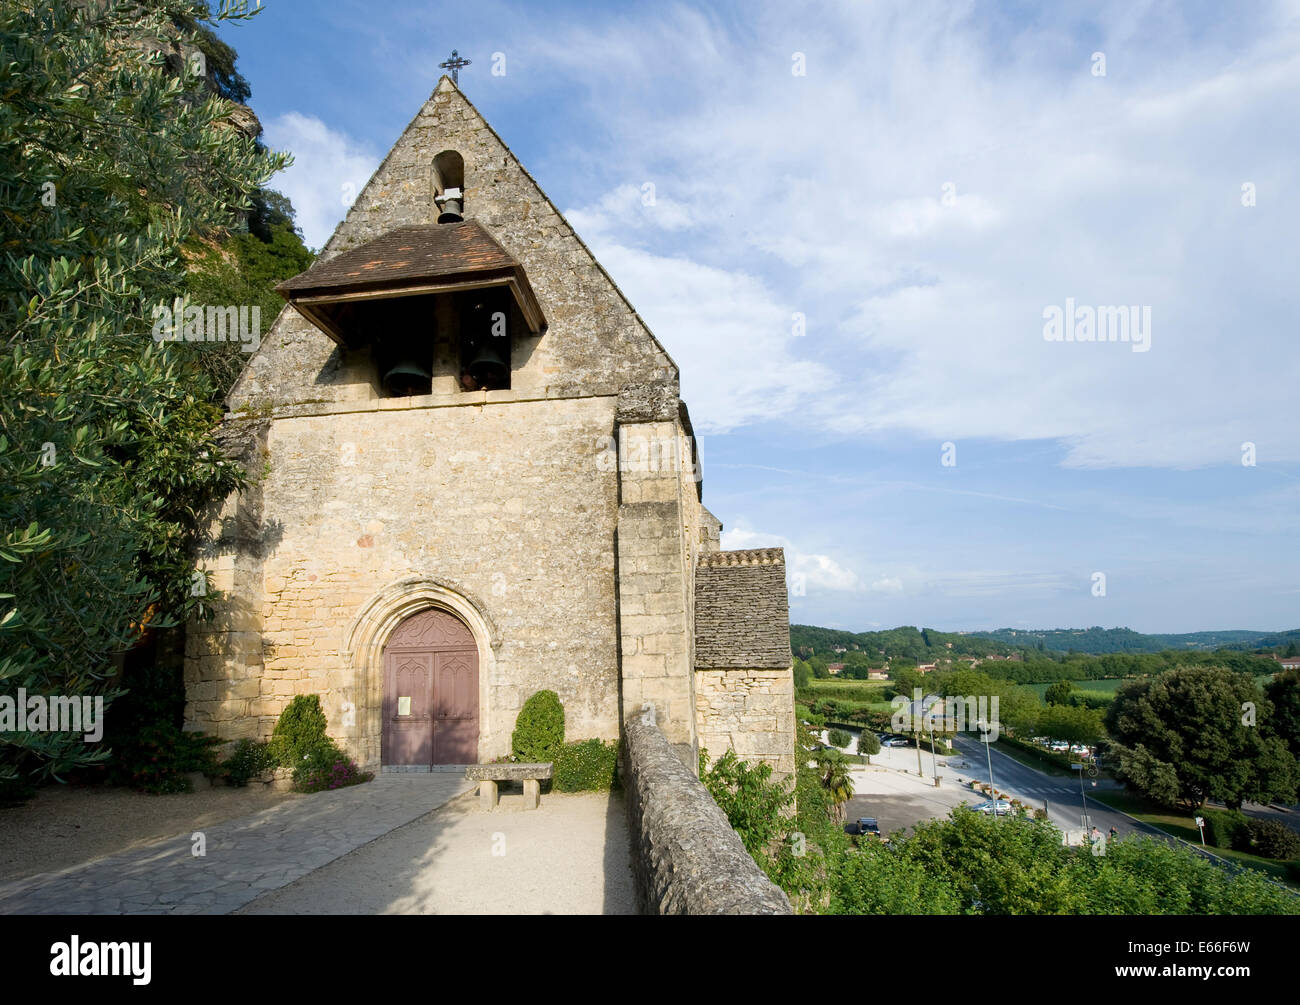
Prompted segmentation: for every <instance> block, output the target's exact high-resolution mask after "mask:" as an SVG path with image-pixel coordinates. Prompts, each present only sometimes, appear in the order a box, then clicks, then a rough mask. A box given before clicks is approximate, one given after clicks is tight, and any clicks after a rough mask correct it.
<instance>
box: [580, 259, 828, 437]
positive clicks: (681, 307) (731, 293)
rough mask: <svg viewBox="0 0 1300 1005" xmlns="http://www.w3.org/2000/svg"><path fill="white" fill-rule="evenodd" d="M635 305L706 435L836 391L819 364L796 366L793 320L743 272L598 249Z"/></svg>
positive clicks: (775, 415) (783, 413) (801, 362)
mask: <svg viewBox="0 0 1300 1005" xmlns="http://www.w3.org/2000/svg"><path fill="white" fill-rule="evenodd" d="M592 245H593V246H592V251H593V252H594V253H595V255H596V257H597V259H599V260H600V261H601V262H603V263H604V265H605V267H606V268H607V269H609V272H610V274H611V275H612V276H614V277H615V280H616V281H617V282H618V284H619V286H620V287H621V288H622V289H623V291H624V292H625V293H626V294H627V295H628V298H629V299H630V300H631V301H632V303H634V304H637V305H638V306H639V305H642V304H647V305H649V306H650V307H651V310H652V313H651V314H649V315H646V314H645V312H644V311H642V315H643V316H645V317H646V318H647V321H648V323H649V324H650V327H651V329H652V330H653V331H654V332H655V334H656V335H657V336H658V337H659V339H660V340H661V341H662V342H663V343H664V345H665V346H666V347H667V349H668V351H669V353H671V354H672V356H673V358H674V359H675V360H676V361H677V363H678V365H679V366H680V367H681V371H682V396H683V397H684V398H685V399H686V401H687V403H688V404H689V405H690V408H691V418H692V420H693V422H694V424H695V426H696V427H697V428H698V429H699V430H700V431H701V432H722V431H726V430H729V429H734V428H736V427H737V426H743V425H746V424H748V423H752V422H757V421H760V420H770V419H776V418H780V417H782V416H786V415H789V414H790V413H791V412H793V411H795V409H796V408H797V407H798V406H799V404H800V402H802V401H805V400H806V399H807V398H809V397H811V396H815V395H817V394H819V393H821V391H822V390H823V389H825V388H827V387H829V386H831V385H832V384H834V383H835V374H834V372H833V371H832V370H831V369H830V368H828V367H826V366H824V365H822V364H821V363H817V362H813V361H810V360H804V359H799V358H798V356H797V355H796V354H795V353H794V351H793V349H792V348H791V343H794V342H798V341H799V339H798V338H797V337H795V336H793V335H792V334H791V331H792V325H793V322H792V320H791V318H792V314H793V312H792V311H791V310H790V309H789V308H787V307H784V306H782V305H780V304H779V303H777V302H776V301H775V300H774V299H773V298H772V295H771V293H770V292H769V291H768V290H767V289H766V288H765V287H764V285H763V284H762V283H761V282H759V281H758V280H757V279H755V278H754V277H752V276H748V275H745V274H744V273H742V272H734V271H727V270H724V269H717V268H712V267H710V266H707V265H701V264H700V263H698V262H694V261H691V260H689V259H686V258H674V257H668V256H661V255H654V254H651V253H649V252H645V251H640V250H637V249H634V248H630V247H627V246H625V245H622V244H614V243H605V242H604V241H602V240H599V239H596V240H593V241H592Z"/></svg>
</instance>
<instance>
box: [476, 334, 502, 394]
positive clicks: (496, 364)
mask: <svg viewBox="0 0 1300 1005" xmlns="http://www.w3.org/2000/svg"><path fill="white" fill-rule="evenodd" d="M509 351H510V340H509V339H507V338H491V337H489V338H485V339H483V340H482V341H480V342H479V346H478V352H477V353H476V354H475V355H474V358H473V359H472V360H470V363H469V367H468V370H469V375H470V376H471V377H473V378H474V381H475V382H476V383H477V384H478V386H479V387H481V388H485V389H487V390H489V391H491V390H494V389H497V388H503V387H505V386H507V385H508V384H509V382H510V360H509V359H508V358H507V356H506V354H507V353H508V352H509Z"/></svg>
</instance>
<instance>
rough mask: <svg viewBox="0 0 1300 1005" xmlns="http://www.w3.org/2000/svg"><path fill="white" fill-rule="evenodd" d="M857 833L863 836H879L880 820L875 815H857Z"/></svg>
mask: <svg viewBox="0 0 1300 1005" xmlns="http://www.w3.org/2000/svg"><path fill="white" fill-rule="evenodd" d="M858 833H859V834H862V835H863V836H865V837H880V836H881V835H880V822H879V821H878V820H877V819H876V818H875V817H859V818H858Z"/></svg>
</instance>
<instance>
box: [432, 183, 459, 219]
mask: <svg viewBox="0 0 1300 1005" xmlns="http://www.w3.org/2000/svg"><path fill="white" fill-rule="evenodd" d="M433 201H434V203H435V204H436V205H437V207H438V208H439V209H440V210H441V211H442V212H440V213H439V214H438V222H439V223H460V222H461V221H462V220H463V219H465V217H464V216H463V215H462V214H463V213H464V211H465V195H464V193H463V192H461V190H460V189H458V188H449V189H447V191H446V192H444V193H443V194H442V195H438V196H434V199H433Z"/></svg>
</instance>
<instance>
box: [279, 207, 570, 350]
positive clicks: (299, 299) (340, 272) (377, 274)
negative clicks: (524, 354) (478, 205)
mask: <svg viewBox="0 0 1300 1005" xmlns="http://www.w3.org/2000/svg"><path fill="white" fill-rule="evenodd" d="M496 285H502V286H508V287H509V288H510V291H511V292H512V293H513V294H514V298H515V301H516V302H517V303H518V305H519V309H520V311H521V312H522V313H523V317H524V320H525V322H526V323H527V324H528V327H529V329H530V330H531V331H533V332H534V333H537V332H540V331H541V329H542V328H543V327H545V325H546V319H545V318H544V317H543V315H542V310H541V307H540V306H539V305H538V303H537V297H536V295H535V294H534V293H533V289H532V286H531V285H530V284H529V282H528V277H527V275H525V273H524V267H523V266H522V265H520V264H519V262H518V260H516V259H515V258H514V256H512V255H511V254H510V253H509V252H508V251H506V250H505V248H503V247H501V245H500V244H498V243H497V241H496V239H495V238H494V237H493V236H492V235H491V234H489V233H488V232H487V231H486V230H485V229H484V228H483V227H482V226H481V225H480V224H478V223H476V222H475V221H473V220H463V221H461V222H460V223H436V224H424V225H420V226H412V227H398V228H396V229H395V230H390V231H388V232H387V233H384V234H381V235H380V236H379V237H376V238H375V239H374V240H373V241H367V242H366V243H365V244H362V245H359V246H358V247H355V248H353V249H352V250H351V251H344V252H342V253H340V254H338V255H335V256H334V257H333V258H330V259H328V260H326V261H321V262H317V263H316V264H314V265H313V266H312V267H311V268H309V269H307V271H305V272H300V273H299V274H298V275H296V276H294V277H293V278H292V279H286V280H285V281H284V282H282V283H280V284H279V285H278V286H277V287H276V288H275V289H276V292H277V293H279V294H280V295H281V296H282V297H284V298H285V300H287V301H289V303H291V304H293V305H294V306H295V307H297V308H298V309H299V310H300V311H302V313H303V314H305V315H306V316H307V317H308V318H309V319H310V320H311V321H312V322H313V323H315V324H317V326H318V327H320V328H321V329H322V330H323V331H325V332H326V334H328V335H329V336H330V337H331V338H333V339H335V341H339V342H346V341H348V339H347V337H346V332H345V331H344V330H343V328H344V322H345V320H346V314H345V312H343V311H342V310H341V306H340V305H343V304H346V303H348V302H356V301H358V300H365V299H367V298H373V297H379V296H383V297H392V296H395V295H398V296H400V295H403V294H412V295H416V294H427V293H443V292H450V291H453V290H459V289H472V288H476V287H483V286H496Z"/></svg>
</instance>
